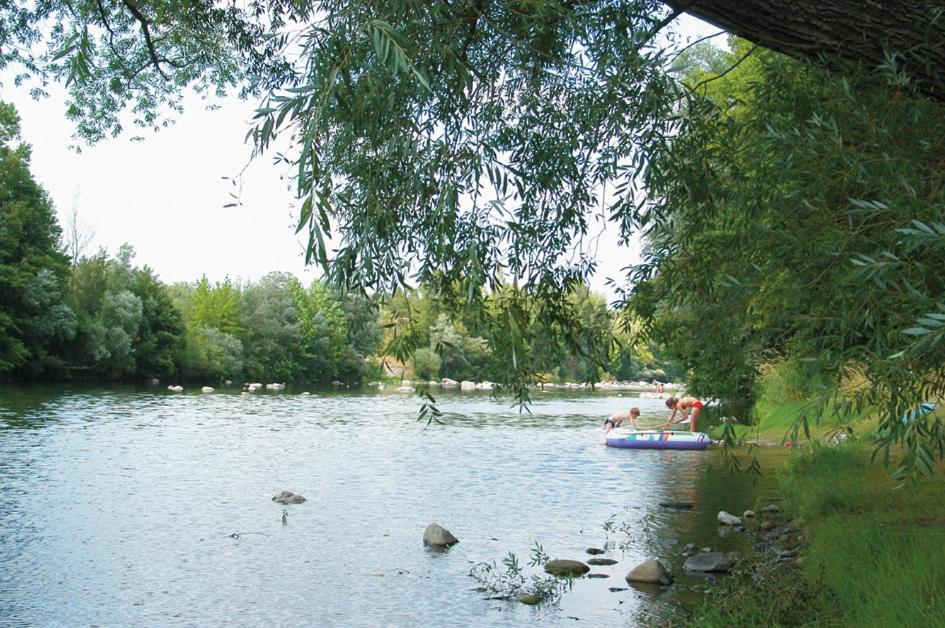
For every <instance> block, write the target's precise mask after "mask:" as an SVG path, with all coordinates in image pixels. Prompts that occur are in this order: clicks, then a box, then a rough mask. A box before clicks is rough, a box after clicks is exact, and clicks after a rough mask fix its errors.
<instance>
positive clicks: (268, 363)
mask: <svg viewBox="0 0 945 628" xmlns="http://www.w3.org/2000/svg"><path fill="white" fill-rule="evenodd" d="M300 290H302V286H301V284H299V280H298V279H296V278H295V277H293V276H292V275H290V274H289V273H270V274H268V275H266V276H264V277H263V278H262V279H260V280H259V282H257V283H255V284H250V285H247V286H246V287H245V288H244V289H243V293H242V295H241V300H240V301H241V302H240V309H241V315H240V325H241V327H242V328H243V332H242V333H241V334H240V339H241V340H242V343H243V368H244V371H245V373H246V376H247V377H248V378H250V379H251V380H254V381H261V380H263V379H265V380H267V381H276V382H284V381H287V380H288V381H293V380H300V379H304V378H305V376H306V375H307V374H306V373H305V351H304V348H303V347H304V341H303V336H302V321H301V318H302V317H301V312H300V311H299V309H298V307H297V303H296V300H295V297H296V294H297V293H298V292H299V291H300Z"/></svg>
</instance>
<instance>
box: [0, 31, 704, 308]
mask: <svg viewBox="0 0 945 628" xmlns="http://www.w3.org/2000/svg"><path fill="white" fill-rule="evenodd" d="M717 31H718V29H717V28H715V27H713V26H711V25H708V24H705V23H704V22H700V21H699V20H696V19H695V18H691V17H689V16H683V17H682V18H681V19H680V23H679V32H681V33H682V34H683V36H684V38H691V39H695V38H698V37H702V36H705V35H708V34H711V33H715V32H717ZM0 90H2V91H0V98H2V99H3V100H4V101H7V102H12V103H13V104H14V105H15V106H16V107H17V110H18V111H19V114H20V118H21V122H22V139H23V141H25V142H26V143H28V144H30V145H32V162H31V171H32V173H33V176H34V177H35V178H36V180H37V181H39V183H40V184H41V185H42V186H43V187H44V188H45V189H46V191H47V192H48V193H49V195H50V197H51V198H52V200H53V203H54V204H55V206H56V210H57V211H58V213H59V220H60V224H62V225H65V224H66V222H67V219H68V217H69V215H70V214H71V212H72V208H73V206H74V205H75V206H76V207H77V208H78V215H79V221H80V223H81V224H84V225H86V226H87V227H89V228H90V229H92V230H93V231H94V238H93V240H92V242H91V244H90V245H89V247H88V248H87V249H86V254H89V253H94V252H95V251H97V250H98V249H99V248H100V247H104V248H105V249H106V250H108V251H109V252H110V253H115V252H116V251H117V249H118V247H119V246H120V245H122V244H123V243H129V244H131V245H132V246H133V247H134V249H135V251H136V253H137V256H136V258H135V262H136V263H137V264H138V265H142V266H143V265H147V266H150V267H151V268H152V269H153V270H154V271H155V272H156V273H157V274H158V276H159V277H160V278H161V279H162V280H163V281H165V282H167V283H173V282H178V281H195V280H197V279H199V278H200V277H201V275H206V276H207V278H208V279H210V280H211V281H221V280H223V279H224V278H226V277H230V278H232V279H244V280H256V279H258V278H260V277H262V276H263V275H265V274H266V273H268V272H272V271H288V272H291V273H293V274H295V275H297V276H298V277H299V278H300V279H302V281H303V282H306V283H307V282H309V281H311V279H313V278H314V277H316V276H317V275H318V273H317V272H316V270H315V269H314V268H306V267H305V259H304V242H303V241H302V240H301V239H300V238H299V237H297V236H296V235H295V229H294V226H295V221H296V220H297V218H296V212H295V207H296V205H295V202H294V201H295V197H294V195H293V193H292V190H291V187H290V185H289V184H288V182H287V180H286V179H285V178H284V176H285V174H286V170H285V166H284V165H279V166H276V165H273V163H272V160H271V159H270V158H269V157H263V158H261V159H257V160H254V161H250V159H249V157H250V150H251V146H250V145H249V144H247V143H245V142H244V138H245V135H246V132H247V130H248V129H249V128H250V126H251V125H250V120H251V119H252V114H253V111H254V109H255V107H256V103H255V102H254V101H241V100H239V99H238V98H235V97H233V98H227V99H223V100H218V101H215V104H216V105H218V107H217V108H216V109H214V110H208V109H207V108H206V103H203V102H201V101H200V100H199V99H197V98H193V99H192V100H191V101H190V102H188V103H186V109H185V112H184V114H183V115H180V116H178V118H177V122H176V124H175V125H173V126H172V127H170V128H166V129H162V130H161V131H160V132H157V133H150V132H144V133H142V132H141V131H140V130H138V129H130V130H129V131H127V132H126V133H125V134H124V135H122V136H120V137H118V138H115V139H107V140H103V141H101V142H99V143H97V144H95V145H94V146H91V147H89V146H85V147H83V148H82V151H81V152H76V151H75V150H74V149H73V148H71V147H72V146H74V144H75V141H74V140H73V138H72V135H73V133H74V130H75V129H74V126H73V124H72V123H71V122H69V121H68V120H67V119H66V118H65V110H66V107H65V104H64V103H65V98H64V92H63V91H62V90H61V89H59V88H58V87H56V86H53V88H52V89H49V90H48V91H49V92H50V96H49V97H47V98H44V99H42V100H39V101H37V100H33V99H32V98H31V97H30V96H29V93H28V90H29V86H23V87H16V86H14V84H13V80H12V73H11V72H9V71H7V72H4V73H0ZM139 134H140V135H143V136H144V137H145V139H144V141H130V138H131V137H132V136H133V135H139ZM247 164H248V165H247ZM244 168H245V170H244ZM241 171H242V176H241V177H240V181H241V190H240V191H239V197H240V204H239V205H238V206H236V207H224V205H227V204H229V203H232V202H233V199H232V198H231V197H230V194H231V193H232V192H233V191H234V190H235V188H234V187H233V185H232V183H231V181H230V180H224V178H223V177H234V176H235V175H237V174H239V173H240V172H241ZM600 229H603V233H602V234H601V236H600V238H599V240H598V243H597V257H598V271H597V273H596V275H595V276H594V277H593V278H592V280H591V286H592V288H593V289H594V290H596V291H598V292H601V293H604V294H606V295H607V296H608V298H613V297H614V293H613V291H612V289H610V288H609V287H608V286H607V278H608V277H611V278H614V279H618V280H619V279H621V277H622V273H621V268H623V267H625V266H627V265H628V264H631V263H634V262H636V261H638V260H639V257H638V255H639V242H638V241H635V242H633V243H631V245H630V246H626V247H622V246H619V245H618V243H617V233H616V229H613V228H611V229H606V225H598V226H597V229H596V230H600ZM596 230H592V233H593V232H595V231H596Z"/></svg>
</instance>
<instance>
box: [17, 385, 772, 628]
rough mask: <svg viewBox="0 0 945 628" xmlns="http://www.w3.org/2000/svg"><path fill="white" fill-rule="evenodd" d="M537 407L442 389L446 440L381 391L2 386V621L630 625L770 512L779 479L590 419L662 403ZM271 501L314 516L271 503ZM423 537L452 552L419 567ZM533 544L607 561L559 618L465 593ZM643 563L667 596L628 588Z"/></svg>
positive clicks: (680, 602) (542, 400)
mask: <svg viewBox="0 0 945 628" xmlns="http://www.w3.org/2000/svg"><path fill="white" fill-rule="evenodd" d="M535 396H536V399H535V402H534V404H533V405H532V413H531V414H530V415H527V414H526V415H520V414H519V413H518V410H517V409H516V408H514V407H510V405H509V403H508V402H507V401H504V400H499V401H496V400H494V399H491V398H490V397H489V396H488V395H487V394H483V393H466V394H461V393H455V394H451V395H448V394H444V395H443V396H442V397H441V398H440V399H439V406H440V409H441V410H442V411H443V412H444V415H445V416H444V420H445V422H446V424H445V425H434V426H430V427H425V426H424V425H423V424H422V423H418V422H417V421H416V417H417V411H418V407H419V403H420V402H419V401H418V400H417V398H416V397H413V396H411V395H397V394H383V393H379V392H376V391H370V392H361V393H349V392H345V393H334V394H332V393H326V394H313V395H311V396H300V395H294V394H288V393H282V394H261V393H256V394H254V395H242V396H241V395H239V394H236V393H231V394H226V393H216V394H212V395H200V394H199V393H198V394H187V393H185V394H178V395H175V394H172V393H165V392H164V391H136V390H86V389H44V388H27V389H12V388H2V389H0V623H3V624H30V625H37V624H38V625H64V624H65V625H88V624H111V625H114V624H120V625H158V624H159V625H224V624H225V625H247V626H250V625H338V626H350V625H364V626H416V625H419V626H468V625H477V626H508V625H529V624H541V625H543V626H544V625H567V626H574V625H585V626H587V625H590V626H596V625H636V624H638V623H639V622H641V621H644V620H646V619H648V618H649V619H652V618H660V617H666V616H667V614H668V613H670V612H673V611H674V610H675V611H678V609H679V608H680V607H683V608H686V607H689V608H691V607H693V606H694V605H695V604H697V603H698V599H699V596H700V595H701V592H703V591H704V590H705V589H706V587H707V586H712V585H709V584H706V583H705V582H702V581H700V580H697V579H695V578H692V577H688V576H685V575H682V569H681V566H682V561H683V560H684V557H683V555H682V551H683V550H682V548H683V546H684V545H685V544H686V543H689V542H694V543H697V544H698V545H699V546H703V545H710V546H712V547H714V548H719V549H722V550H728V549H735V548H737V547H739V546H740V544H742V543H745V542H746V539H745V537H744V535H742V534H737V533H731V534H728V535H724V536H720V534H719V527H718V526H717V524H716V522H715V516H716V513H717V512H718V510H719V509H725V510H729V511H731V512H738V513H740V512H741V511H742V510H744V509H746V508H749V507H751V506H752V505H754V503H755V500H756V498H759V497H760V498H762V499H765V500H767V499H772V498H773V497H774V496H773V494H772V493H771V491H772V488H771V482H770V481H762V482H761V483H759V484H758V485H752V483H751V481H750V480H749V479H748V478H747V477H744V476H736V477H732V476H730V475H729V474H728V473H727V472H725V471H724V470H722V468H721V463H720V461H719V459H718V454H717V453H713V452H659V451H632V450H620V449H611V448H607V447H602V446H601V444H600V441H601V429H602V419H603V417H605V416H606V415H609V414H611V413H613V412H614V411H616V410H618V409H625V408H626V407H627V406H628V405H630V404H631V403H633V404H635V405H639V406H640V407H641V409H642V411H643V416H644V417H662V416H664V415H665V409H664V408H663V407H662V405H661V403H662V402H661V401H660V400H651V399H633V398H631V396H630V395H624V396H617V395H613V394H611V395H606V394H603V393H598V394H587V395H580V396H569V395H564V394H562V393H557V394H555V393H545V394H541V393H538V394H536V395H535ZM769 467H770V465H769ZM768 475H769V476H770V475H771V474H770V473H769V474H768ZM284 489H285V490H291V491H294V492H297V493H300V494H302V495H304V496H305V497H306V498H308V501H307V502H306V503H304V504H299V505H290V506H281V505H279V504H276V503H274V502H272V501H271V499H270V498H271V497H272V495H274V494H275V493H277V492H279V491H281V490H284ZM665 500H685V501H693V502H695V503H696V504H697V508H696V509H695V510H694V511H690V512H687V511H682V512H679V511H669V510H666V509H664V508H660V507H659V506H658V502H660V501H665ZM283 511H287V512H288V515H287V519H286V524H285V525H283V520H282V517H283ZM432 521H436V522H439V523H440V524H442V525H443V526H445V527H447V528H448V529H449V530H451V531H452V532H453V533H454V534H455V535H456V536H457V537H459V539H460V540H461V542H460V543H459V544H458V545H456V546H454V547H453V548H452V549H450V550H449V551H447V552H443V553H439V552H433V551H429V550H427V549H425V548H424V547H423V544H422V534H423V530H424V528H425V527H426V526H427V524H429V523H430V522H432ZM607 521H611V522H613V527H614V528H615V530H613V531H610V532H608V531H606V530H605V527H604V524H605V522H607ZM621 528H622V531H621V530H620V529H621ZM234 533H238V534H239V536H238V538H233V537H232V536H231V535H233V534H234ZM536 541H537V542H539V543H541V544H542V546H543V547H544V549H545V551H546V552H547V553H548V554H550V555H551V556H552V557H560V558H576V559H579V560H586V559H587V558H589V556H588V555H587V554H586V553H585V549H586V548H588V547H591V546H596V547H604V546H605V545H606V546H607V547H608V552H607V554H606V555H605V556H606V557H609V558H614V559H616V560H618V561H619V563H618V564H617V565H614V566H609V567H597V568H594V569H593V571H594V572H595V573H604V574H608V575H609V576H610V577H609V578H606V579H581V580H577V581H575V582H574V586H573V589H572V590H570V591H568V592H567V593H565V594H564V596H563V597H562V599H561V602H560V604H558V605H556V606H553V607H545V608H533V607H527V606H524V605H521V604H518V603H508V602H503V601H497V600H484V599H483V597H484V594H482V593H479V592H476V591H475V590H474V589H475V587H476V586H477V585H478V583H477V582H476V581H475V580H474V579H473V578H471V577H470V576H469V571H470V568H471V567H472V566H473V565H474V564H475V563H477V562H480V561H493V560H495V561H497V562H501V560H502V558H503V557H505V556H506V555H507V554H508V552H514V553H515V554H516V555H517V556H518V557H519V559H520V562H522V563H527V559H528V555H529V553H530V550H531V548H532V547H533V546H534V544H535V542H536ZM652 557H659V558H662V559H664V560H665V561H666V562H668V563H669V564H670V565H671V567H672V568H673V571H674V573H676V574H677V581H676V583H675V584H674V585H673V586H672V587H670V588H669V589H667V590H665V591H663V592H661V593H654V592H652V591H645V590H637V589H635V588H632V587H628V585H627V583H626V582H625V580H624V576H625V575H626V574H627V572H628V571H629V570H630V569H631V568H632V567H633V566H634V565H636V564H637V563H638V562H640V561H642V560H645V559H648V558H652ZM611 587H619V588H621V589H623V590H621V591H616V592H612V591H610V590H609V589H610V588H611Z"/></svg>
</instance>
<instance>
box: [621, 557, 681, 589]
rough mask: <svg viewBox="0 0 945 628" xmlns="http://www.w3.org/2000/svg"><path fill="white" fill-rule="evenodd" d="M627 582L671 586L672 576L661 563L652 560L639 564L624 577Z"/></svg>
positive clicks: (667, 568)
mask: <svg viewBox="0 0 945 628" xmlns="http://www.w3.org/2000/svg"><path fill="white" fill-rule="evenodd" d="M626 580H627V582H653V583H659V584H672V582H673V574H672V572H670V570H669V567H667V566H666V565H665V564H663V561H661V560H657V559H655V558H654V559H652V560H648V561H646V562H643V563H640V564H639V565H637V566H636V567H634V568H633V569H631V570H630V573H628V574H627V577H626Z"/></svg>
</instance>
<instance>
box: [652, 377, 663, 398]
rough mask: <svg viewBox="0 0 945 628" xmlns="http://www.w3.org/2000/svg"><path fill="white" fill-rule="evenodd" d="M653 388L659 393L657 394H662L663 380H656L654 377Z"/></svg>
mask: <svg viewBox="0 0 945 628" xmlns="http://www.w3.org/2000/svg"><path fill="white" fill-rule="evenodd" d="M653 388H654V389H655V390H656V392H657V393H659V394H661V395H662V394H663V382H660V381H657V380H655V379H654V380H653Z"/></svg>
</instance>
